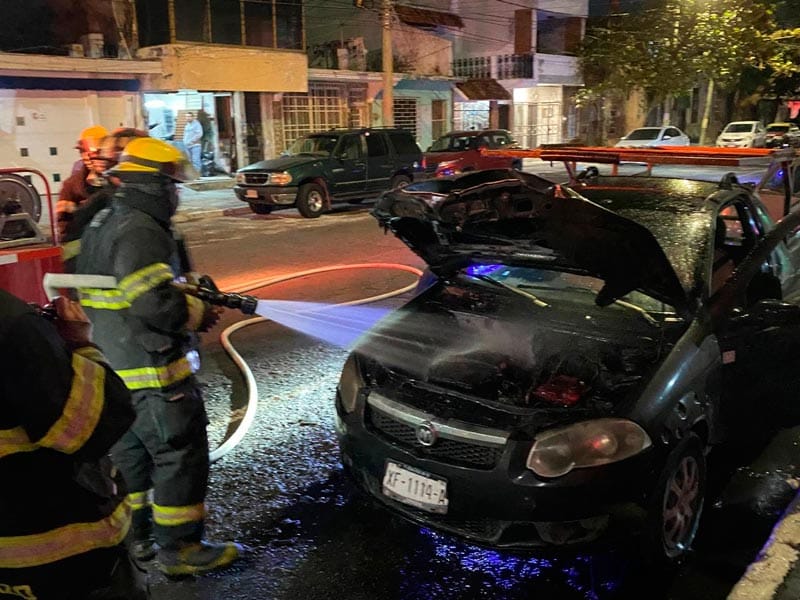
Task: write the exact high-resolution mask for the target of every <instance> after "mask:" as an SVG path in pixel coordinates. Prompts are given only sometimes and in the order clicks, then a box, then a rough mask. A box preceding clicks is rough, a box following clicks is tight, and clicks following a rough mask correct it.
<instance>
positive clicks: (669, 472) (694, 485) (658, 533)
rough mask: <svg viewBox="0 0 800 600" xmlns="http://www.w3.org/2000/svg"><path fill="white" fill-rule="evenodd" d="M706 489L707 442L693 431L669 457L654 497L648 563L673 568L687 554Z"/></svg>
mask: <svg viewBox="0 0 800 600" xmlns="http://www.w3.org/2000/svg"><path fill="white" fill-rule="evenodd" d="M705 491H706V460H705V455H704V453H703V443H702V442H701V441H700V438H699V437H698V436H697V435H695V434H694V433H689V434H687V435H686V437H684V438H683V439H682V440H681V441H680V443H678V445H677V446H675V448H673V449H672V451H671V452H670V453H669V455H668V456H667V461H666V463H665V465H664V469H663V470H662V472H661V475H660V476H659V479H658V484H657V486H656V488H655V491H654V492H653V494H652V496H651V497H650V500H649V503H648V511H647V522H646V525H645V531H644V535H643V548H642V551H643V556H644V558H645V560H646V562H648V563H650V564H651V565H654V566H658V567H669V566H674V565H676V564H678V563H679V562H680V561H681V560H682V559H683V558H685V557H686V555H687V554H688V552H689V550H690V548H691V545H692V542H693V541H694V538H695V535H696V534H697V527H698V525H699V523H700V516H701V514H702V511H703V501H704V498H705Z"/></svg>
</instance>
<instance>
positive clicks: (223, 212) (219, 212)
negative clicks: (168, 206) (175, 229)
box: [172, 206, 250, 223]
mask: <svg viewBox="0 0 800 600" xmlns="http://www.w3.org/2000/svg"><path fill="white" fill-rule="evenodd" d="M249 213H250V207H249V206H241V207H238V206H237V207H236V208H210V209H208V210H203V209H198V210H192V209H185V210H178V212H176V213H175V215H174V216H173V217H172V220H173V221H174V222H175V223H186V222H187V221H196V220H198V219H210V218H214V217H235V216H237V215H246V214H249Z"/></svg>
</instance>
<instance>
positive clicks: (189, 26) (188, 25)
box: [172, 0, 208, 42]
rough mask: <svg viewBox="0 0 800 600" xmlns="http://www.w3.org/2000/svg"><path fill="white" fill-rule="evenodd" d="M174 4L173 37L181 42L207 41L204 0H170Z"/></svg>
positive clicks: (206, 13) (206, 14) (206, 12)
mask: <svg viewBox="0 0 800 600" xmlns="http://www.w3.org/2000/svg"><path fill="white" fill-rule="evenodd" d="M172 2H173V3H174V6H175V39H176V40H179V41H182V42H207V41H208V35H207V33H206V25H207V22H206V17H207V16H208V11H207V8H208V7H207V5H206V2H205V1H203V2H198V1H197V0H172Z"/></svg>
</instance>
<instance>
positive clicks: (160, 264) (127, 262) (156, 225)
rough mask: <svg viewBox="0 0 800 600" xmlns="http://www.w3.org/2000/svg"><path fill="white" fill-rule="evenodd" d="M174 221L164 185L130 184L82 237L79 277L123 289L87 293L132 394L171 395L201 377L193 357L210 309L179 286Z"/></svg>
mask: <svg viewBox="0 0 800 600" xmlns="http://www.w3.org/2000/svg"><path fill="white" fill-rule="evenodd" d="M170 216H171V213H170V204H169V201H168V199H167V198H165V197H164V195H163V192H162V188H161V187H160V186H158V185H155V184H147V185H146V184H141V185H134V184H130V183H124V184H123V185H122V187H121V188H120V189H119V190H118V191H117V193H116V195H115V196H114V199H113V200H112V203H111V207H110V208H108V209H105V210H103V211H101V212H99V213H98V214H97V215H96V216H95V218H94V219H93V221H92V222H91V223H90V225H89V227H87V228H86V230H85V232H84V234H83V237H82V238H81V253H80V254H79V255H78V260H77V272H78V273H86V274H95V275H110V276H112V277H114V278H116V280H117V288H116V289H112V290H104V289H91V288H84V289H81V290H80V300H81V304H82V305H83V307H84V308H85V310H86V312H87V313H88V314H89V318H90V319H91V320H92V323H93V324H94V331H95V337H96V339H97V342H98V343H99V344H100V345H101V347H102V348H103V351H104V352H105V353H106V356H108V358H109V362H110V363H111V365H113V367H114V369H115V370H116V371H117V373H118V374H119V376H120V377H122V379H123V381H124V382H125V384H126V385H127V386H128V388H129V389H131V390H141V389H153V388H160V389H167V388H170V387H172V386H174V385H176V384H178V383H180V382H181V381H183V380H184V379H186V378H188V377H190V376H191V375H192V372H193V371H192V367H191V363H190V359H189V357H188V356H187V353H188V352H190V351H191V350H193V345H194V339H195V338H194V336H193V335H192V332H194V331H196V330H197V329H198V328H199V327H200V325H201V323H202V320H203V315H204V313H205V309H206V306H205V303H204V302H202V301H201V300H199V299H197V298H195V297H193V296H189V295H186V294H184V293H183V292H181V291H179V290H178V289H177V288H176V287H174V286H173V285H171V283H172V282H173V280H175V279H177V278H179V277H180V276H181V275H182V273H181V271H180V258H179V256H178V252H177V246H176V242H175V239H174V238H173V235H172V232H171V229H170Z"/></svg>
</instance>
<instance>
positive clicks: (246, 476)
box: [147, 208, 800, 600]
mask: <svg viewBox="0 0 800 600" xmlns="http://www.w3.org/2000/svg"><path fill="white" fill-rule="evenodd" d="M363 210H365V209H362V208H358V209H356V212H355V213H350V212H345V213H343V214H342V215H338V216H330V215H329V216H327V219H328V221H327V222H325V221H323V220H324V219H326V217H323V219H320V220H317V221H318V222H317V223H313V224H309V223H308V222H306V221H301V222H300V223H299V226H298V227H292V226H290V225H291V223H289V220H286V221H280V219H279V218H278V219H276V218H275V217H274V216H270V217H268V218H266V219H265V218H264V217H253V216H246V217H241V218H238V219H237V218H229V219H224V220H222V221H220V222H219V223H216V224H209V223H200V222H198V223H195V224H193V225H192V227H194V230H191V227H190V231H189V233H190V234H191V233H194V234H195V236H202V239H205V240H208V239H212V238H213V239H215V240H218V242H216V243H215V244H214V245H213V246H210V245H208V244H201V243H198V244H196V246H195V248H194V253H195V258H196V260H198V262H200V263H201V264H204V266H205V267H206V269H204V270H207V271H208V272H211V273H212V274H214V275H215V277H217V278H220V279H222V278H225V277H227V278H235V276H236V273H237V271H238V270H244V269H245V267H247V266H250V265H251V263H252V261H250V260H247V261H244V262H242V260H241V253H237V252H236V251H234V250H228V249H227V247H226V246H225V244H226V243H228V244H230V247H231V248H239V249H245V250H243V251H245V252H246V253H247V255H248V257H249V256H251V255H252V256H259V255H260V256H265V257H266V256H269V260H267V259H264V260H265V263H267V262H268V263H269V264H270V265H271V267H273V268H276V269H283V270H293V269H294V270H300V269H301V268H308V267H309V266H312V265H313V264H316V265H317V266H319V265H320V264H327V263H330V262H334V261H335V262H358V261H361V260H364V256H367V255H369V256H370V258H372V259H373V260H374V259H379V260H390V259H394V260H397V261H398V262H404V263H407V264H418V262H417V263H415V262H414V260H415V258H416V257H414V256H413V255H411V254H410V253H409V252H408V251H407V249H405V247H403V246H402V245H400V244H399V243H398V242H396V240H391V239H387V238H385V237H380V238H379V237H371V236H373V235H375V234H374V223H371V222H370V220H369V219H368V218H362V216H363V214H362V213H359V212H358V211H363ZM287 223H288V225H287ZM215 236H216V237H215ZM195 239H198V238H197V237H195ZM348 240H349V241H348ZM345 243H346V246H343V244H345ZM262 245H263V248H262ZM331 248H336V250H337V254H336V256H335V257H332V256H331V255H330V250H331ZM226 250H227V251H226ZM301 263H302V264H301ZM242 265H244V266H242ZM404 277H406V276H400V275H398V276H396V277H395V276H392V277H389V276H384V277H382V278H381V279H380V280H379V281H378V282H377V283H376V281H375V278H374V277H348V276H342V277H339V278H337V277H335V276H331V277H330V278H327V279H324V280H322V281H321V282H320V281H317V280H314V281H306V280H302V281H300V282H298V283H297V285H296V286H295V287H294V288H293V287H291V286H289V287H288V288H287V289H285V290H281V292H280V294H279V295H282V297H286V298H293V297H298V298H300V297H302V299H317V298H316V296H320V297H323V298H324V299H327V296H330V295H332V294H334V295H337V296H338V298H337V299H336V300H335V301H341V298H345V297H350V298H356V297H363V296H364V295H369V294H371V293H373V292H374V291H375V290H374V289H373V288H380V287H383V288H385V289H394V288H396V287H401V286H402V285H405V283H407V281H408V280H407V278H404ZM334 282H335V283H334ZM255 293H256V295H262V296H264V297H267V296H269V297H274V296H275V295H276V293H277V292H276V291H275V290H261V291H259V290H256V292H255ZM401 301H402V299H401V300H393V301H388V302H387V303H386V305H388V306H396V305H397V304H398V303H399V302H401ZM239 318H240V317H239V316H237V315H232V314H230V313H229V314H227V315H226V317H225V324H226V325H227V324H230V323H232V322H234V321H236V320H238V319H239ZM214 333H215V334H216V333H218V330H217V331H215V332H214ZM215 339H216V335H214V336H209V337H208V338H207V340H206V343H205V346H204V353H203V355H204V356H203V360H204V368H203V370H202V372H201V383H202V385H203V389H204V392H205V395H206V399H207V407H208V413H209V419H210V422H211V424H210V426H209V438H210V440H211V445H212V446H216V445H217V444H219V443H220V442H221V441H222V440H223V439H224V438H225V436H226V435H227V433H228V427H229V422H230V420H231V416H232V415H233V416H234V418H235V416H236V415H237V414H241V413H240V411H241V410H242V402H243V398H244V396H245V393H244V385H243V382H242V380H241V377H240V375H239V373H238V371H237V369H236V368H235V367H234V366H233V364H232V363H231V362H230V360H229V359H228V358H227V357H226V356H225V354H224V353H223V351H222V349H221V348H220V346H219V344H218V343H217V342H216V341H215ZM232 341H233V343H234V344H235V345H236V347H237V349H238V350H239V352H241V353H242V355H243V356H244V358H245V359H246V360H247V362H248V364H249V365H250V366H251V368H252V369H253V372H254V375H255V378H256V380H257V382H258V385H259V407H258V413H257V417H256V420H255V423H254V425H253V427H252V429H251V430H250V431H249V432H248V434H247V436H246V437H245V439H244V441H243V442H242V443H241V444H240V445H239V446H238V447H237V448H236V449H235V450H234V451H233V452H232V453H230V454H229V455H227V456H225V457H224V458H222V459H221V460H220V461H218V462H217V463H215V464H214V465H213V466H212V472H211V478H210V482H209V486H210V487H209V493H208V498H207V505H208V510H209V515H208V519H207V529H208V532H207V533H208V537H209V538H210V539H214V540H223V539H224V540H232V539H235V540H237V541H239V542H241V543H243V544H246V545H247V547H248V552H247V555H246V557H245V559H244V560H242V561H241V562H240V563H238V564H237V565H236V566H234V567H232V568H229V569H227V570H225V571H222V572H220V573H216V574H210V575H206V576H203V577H197V578H188V579H183V580H176V581H172V580H167V579H166V578H164V577H163V576H162V575H160V574H159V573H158V572H157V571H156V570H155V568H154V567H153V565H152V563H150V564H149V565H147V568H148V570H149V572H150V574H151V585H152V591H153V598H154V599H156V600H184V599H187V600H188V599H222V598H225V599H226V600H239V599H242V600H244V599H247V600H251V599H268V600H272V599H274V600H289V599H291V600H317V599H319V600H322V599H326V600H327V599H336V598H342V599H354V600H360V599H364V600H366V599H370V600H391V599H403V600H406V599H408V600H411V599H464V600H466V599H476V598H487V599H488V598H492V599H498V600H506V599H508V600H512V599H513V600H516V599H523V598H525V599H532V598H537V599H538V598H542V599H554V600H560V599H564V600H571V599H573V598H574V599H589V600H594V599H597V600H600V599H603V600H605V599H616V598H624V599H629V598H637V599H639V598H641V599H644V598H648V599H649V598H653V599H659V598H663V599H674V600H700V599H702V600H717V599H720V600H721V599H723V598H725V597H726V595H727V593H728V591H729V590H730V588H731V587H732V585H733V584H734V583H735V582H736V580H737V579H738V578H739V577H740V576H741V574H742V573H743V571H744V569H745V568H746V566H747V565H748V564H749V563H750V561H752V560H753V558H754V557H755V555H756V554H757V552H758V550H759V549H760V548H761V546H762V545H763V544H764V542H765V541H766V540H767V538H768V536H769V534H770V531H771V529H772V527H773V526H774V524H775V522H776V520H777V519H778V518H779V516H780V514H781V513H782V511H783V510H784V508H785V507H786V506H787V505H788V503H789V501H790V500H791V498H792V497H793V496H794V494H795V488H796V487H797V486H798V478H800V431H798V430H790V429H787V430H784V431H782V432H781V433H779V435H778V436H776V437H775V438H773V439H771V440H765V441H763V443H755V442H754V443H753V445H752V447H750V448H744V447H737V448H734V449H720V451H718V452H715V453H714V454H712V455H711V456H710V457H709V463H710V465H711V468H710V470H711V471H712V472H713V473H716V474H717V477H715V480H714V481H712V482H711V483H710V491H711V497H710V499H709V500H708V501H707V503H706V506H705V509H704V515H703V519H702V522H701V526H700V530H699V533H698V538H697V540H696V544H695V548H696V550H695V552H694V553H693V554H692V556H691V557H690V558H689V560H687V561H686V563H685V564H684V565H682V566H681V567H680V568H679V569H678V570H676V571H672V572H664V571H662V572H655V573H654V572H648V571H645V570H644V569H643V567H642V566H641V565H639V564H638V563H637V561H636V558H635V553H634V552H633V551H632V547H633V545H632V544H630V543H627V542H622V543H619V544H616V545H614V546H612V547H610V548H603V549H601V550H595V551H592V552H588V551H587V552H578V553H576V552H573V553H569V554H547V555H544V554H541V555H537V554H530V553H529V554H517V553H506V552H497V551H493V550H490V549H485V548H480V547H477V546H473V545H470V544H466V543H464V542H462V541H460V540H458V539H456V538H453V537H450V536H446V535H441V534H437V533H435V532H433V531H430V530H428V529H425V528H421V527H418V526H415V525H411V524H407V523H405V522H403V521H401V520H399V519H397V518H395V517H392V516H391V515H389V514H388V513H387V512H386V511H384V510H382V509H381V508H380V507H376V506H375V505H374V504H373V503H372V501H370V500H369V499H367V498H365V497H364V496H362V495H361V494H360V493H359V492H357V491H356V490H355V489H354V488H353V486H352V485H351V484H350V482H349V481H348V479H347V477H346V476H345V474H344V472H343V470H342V467H341V464H340V462H339V459H338V449H337V444H336V439H335V434H334V427H333V418H334V406H333V398H334V393H335V387H336V383H337V381H338V376H339V371H340V369H341V366H342V364H343V363H344V360H345V358H346V355H347V353H346V351H345V350H343V349H341V348H337V347H334V346H331V345H329V344H326V343H324V342H320V341H318V340H315V339H313V338H310V337H308V336H306V335H304V334H300V333H296V332H293V331H291V330H289V329H287V328H285V327H283V326H281V325H277V324H274V323H269V322H267V323H260V324H257V325H254V326H251V327H248V328H246V329H243V330H241V331H240V332H237V333H235V334H234V335H233V337H232Z"/></svg>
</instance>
